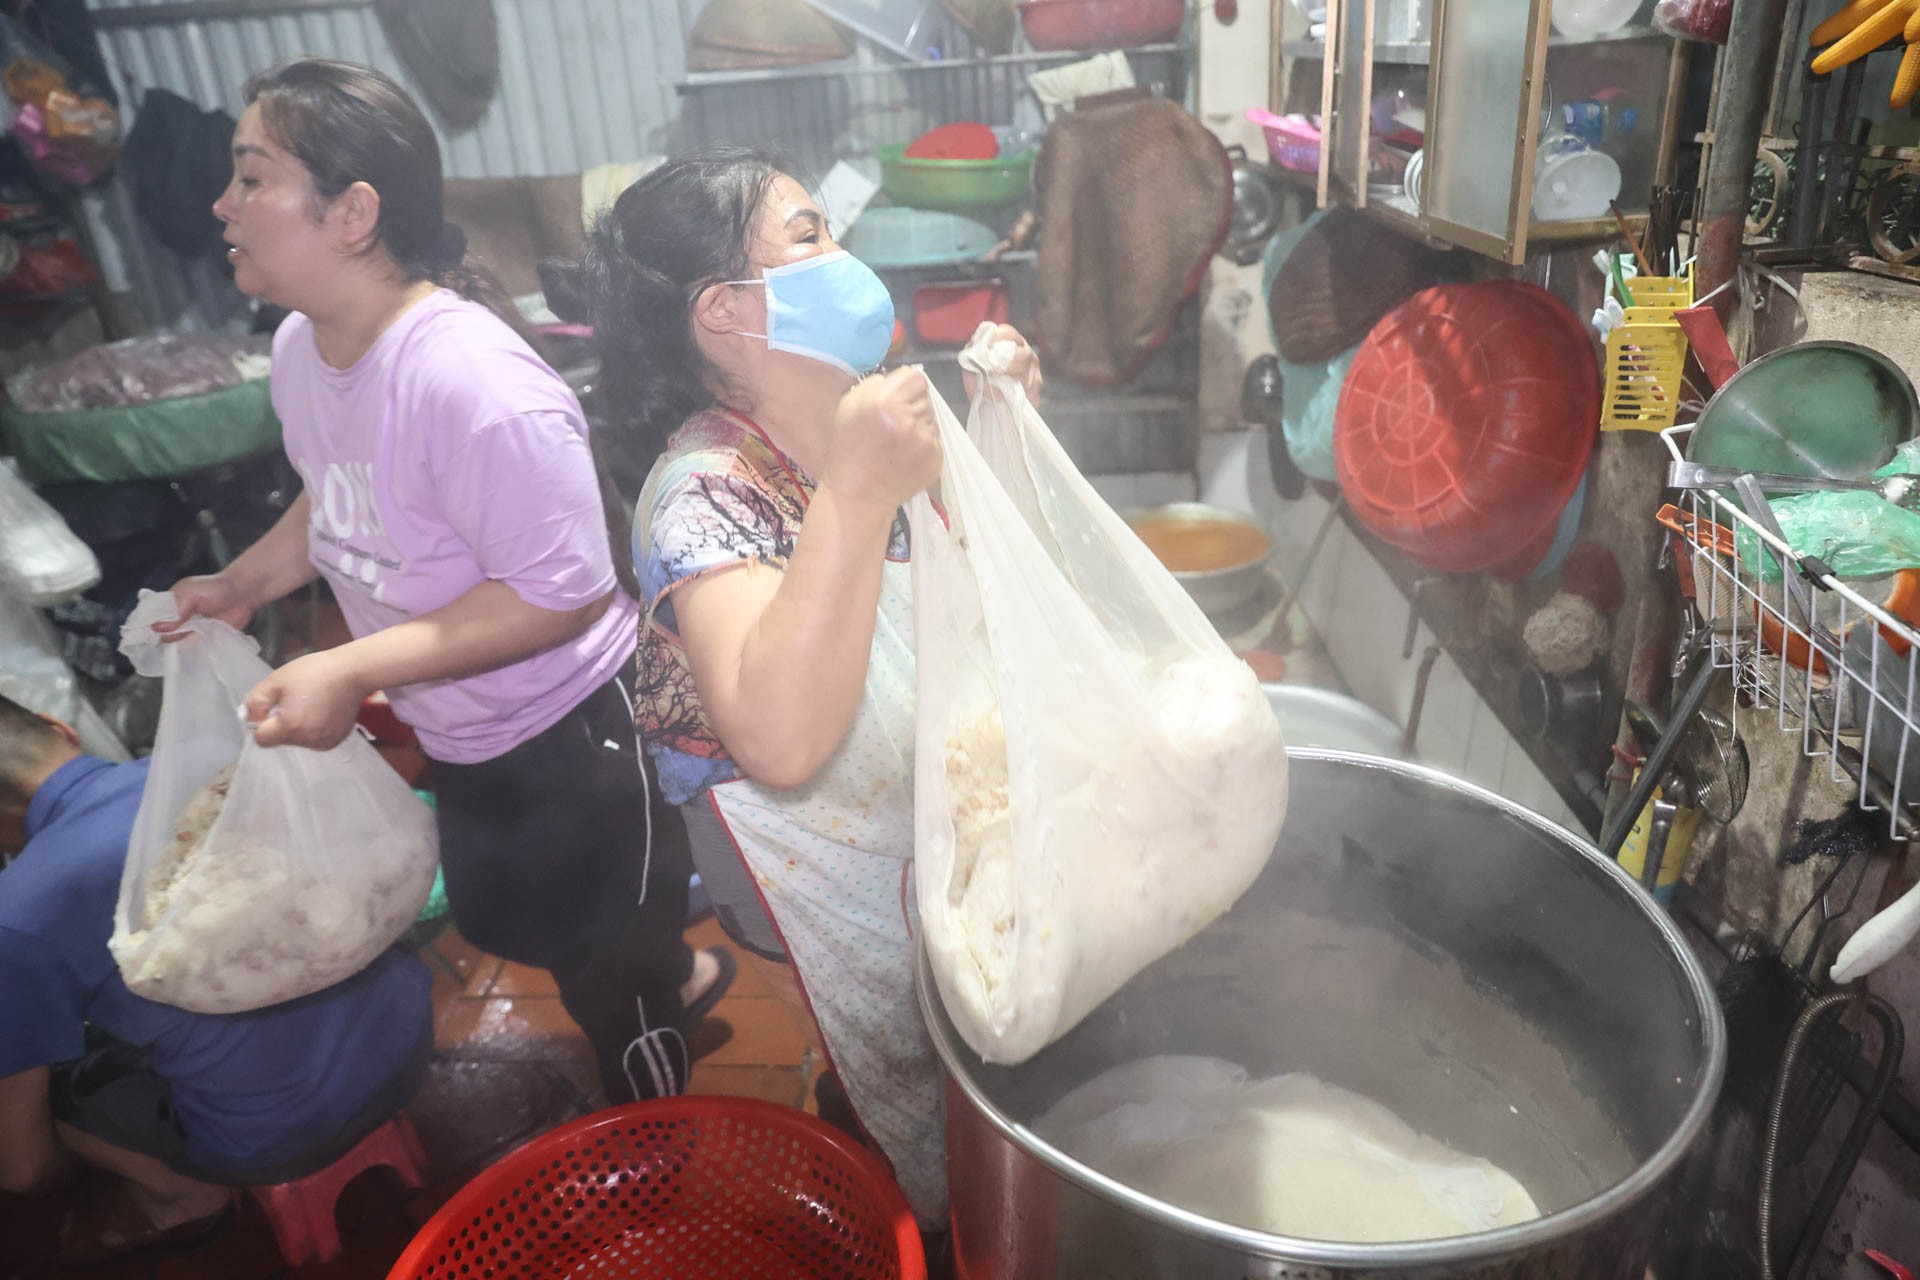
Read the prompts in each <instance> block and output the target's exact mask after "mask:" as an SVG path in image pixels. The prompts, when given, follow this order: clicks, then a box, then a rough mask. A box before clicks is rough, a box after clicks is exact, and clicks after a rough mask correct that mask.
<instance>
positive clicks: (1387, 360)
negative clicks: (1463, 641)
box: [1333, 281, 1600, 572]
mask: <svg viewBox="0 0 1920 1280" xmlns="http://www.w3.org/2000/svg"><path fill="white" fill-rule="evenodd" d="M1599 424H1600V370H1599V366H1598V364H1597V362H1596V361H1595V359H1594V354H1593V345H1592V343H1591V342H1590V341H1589V340H1588V338H1587V333H1586V329H1585V328H1584V327H1583V326H1582V325H1581V323H1580V321H1579V320H1578V319H1577V318H1576V317H1575V316H1574V314H1573V313H1572V312H1571V311H1569V310H1568V309H1567V308H1566V306H1565V305H1563V304H1562V303H1561V302H1560V301H1559V299H1557V298H1555V297H1554V296H1553V295H1552V294H1550V293H1548V292H1546V291H1545V290H1544V289H1539V288H1535V287H1534V286H1533V285H1529V284H1519V283H1516V282H1512V281H1495V282H1490V283H1484V284H1453V285H1440V286H1438V287H1437V288H1433V289H1428V290H1426V291H1424V292H1422V293H1418V294H1415V295H1414V296H1413V297H1412V298H1410V299H1409V300H1408V301H1407V302H1406V303H1404V304H1402V305H1401V306H1400V307H1399V308H1397V309H1396V310H1395V311H1393V312H1392V313H1390V314H1389V315H1388V316H1387V318H1386V319H1384V320H1382V321H1381V322H1380V323H1379V324H1378V325H1376V326H1375V327H1374V330H1373V332H1372V333H1371V334H1369V335H1368V336H1367V340H1366V341H1365V342H1364V343H1362V344H1361V346H1360V351H1359V353H1358V354H1357V355H1356V356H1355V357H1354V361H1353V367H1352V368H1351V369H1350V370H1349V371H1348V373H1347V378H1346V382H1345V384H1344V385H1343V386H1342V388H1341V392H1340V405H1339V408H1338V409H1337V410H1336V411H1335V414H1334V431H1333V454H1334V465H1335V468H1336V470H1337V472H1338V475H1339V480H1340V488H1341V491H1342V492H1343V493H1345V494H1346V497H1347V501H1348V502H1349V503H1351V504H1352V506H1353V509H1354V513H1355V514H1356V515H1357V516H1359V517H1360V519H1361V521H1362V522H1363V523H1364V524H1366V526H1367V527H1368V528H1369V529H1371V530H1373V532H1374V533H1376V534H1377V535H1379V536H1380V538H1382V539H1383V540H1385V541H1386V542H1388V543H1391V544H1392V545H1393V546H1395V547H1398V548H1399V549H1400V550H1402V551H1404V552H1406V553H1407V555H1408V556H1410V557H1412V558H1413V559H1414V560H1416V561H1418V562H1419V563H1420V564H1423V565H1425V566H1426V567H1428V568H1430V569H1438V570H1441V571H1443V572H1475V571H1478V570H1482V569H1489V568H1495V567H1497V566H1510V565H1512V564H1513V563H1514V562H1515V561H1516V560H1518V561H1521V562H1522V563H1524V564H1527V565H1532V564H1537V563H1538V562H1539V559H1540V556H1541V555H1542V554H1544V552H1545V551H1546V544H1547V543H1548V542H1550V541H1551V539H1552V537H1553V526H1554V522H1555V521H1556V520H1558V518H1559V516H1560V512H1561V510H1562V508H1564V507H1565V506H1566V505H1567V502H1568V500H1569V499H1570V498H1572V497H1573V492H1574V489H1575V488H1576V487H1577V486H1578V485H1579V483H1580V477H1581V475H1582V473H1584V472H1585V470H1586V467H1587V461H1588V459H1589V458H1590V457H1591V456H1592V453H1593V446H1594V439H1595V436H1596V435H1597V434H1598V432H1599ZM1523 572H1524V570H1523Z"/></svg>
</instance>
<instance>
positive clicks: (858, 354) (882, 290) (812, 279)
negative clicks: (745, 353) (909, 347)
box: [727, 249, 893, 378]
mask: <svg viewBox="0 0 1920 1280" xmlns="http://www.w3.org/2000/svg"><path fill="white" fill-rule="evenodd" d="M727 283H728V284H735V285H755V284H757V285H762V286H764V287H765V288H766V291H767V331H766V332H765V333H747V332H745V331H744V330H740V331H738V332H739V333H740V336H741V337H743V338H763V339H765V340H766V344H767V346H768V347H769V348H771V349H772V350H774V351H789V352H792V353H793V354H794V355H797V356H806V357H808V358H809V359H812V360H819V361H821V362H822V363H825V364H830V365H832V366H833V367H834V368H836V369H838V370H840V371H841V372H842V373H845V374H846V375H847V376H848V377H850V378H861V377H865V376H866V375H867V374H869V373H872V372H873V371H874V370H875V369H878V368H879V367H880V362H881V361H882V360H885V359H886V358H887V351H888V349H889V348H891V347H892V346H893V298H892V296H891V295H889V294H888V293H887V286H886V284H885V283H884V282H883V281H882V280H881V279H880V277H879V276H877V275H875V274H874V273H873V269H872V268H871V267H869V266H867V264H866V263H864V262H862V261H860V259H858V258H856V257H854V256H853V255H852V254H850V253H848V252H847V251H846V250H845V249H841V250H838V251H837V252H834V253H823V254H820V255H819V256H817V257H812V258H806V259H804V260H802V261H800V262H793V263H789V264H788V265H786V266H784V267H768V268H767V269H765V270H764V271H762V272H761V273H760V279H758V280H729V281H728V282H727Z"/></svg>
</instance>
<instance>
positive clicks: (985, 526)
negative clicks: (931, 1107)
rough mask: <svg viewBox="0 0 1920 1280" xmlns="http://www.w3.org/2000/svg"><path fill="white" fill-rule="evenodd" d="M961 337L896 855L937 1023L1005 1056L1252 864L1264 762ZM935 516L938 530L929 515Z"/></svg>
mask: <svg viewBox="0 0 1920 1280" xmlns="http://www.w3.org/2000/svg"><path fill="white" fill-rule="evenodd" d="M991 332H992V329H991V326H984V327H983V329H982V331H981V332H980V333H978V334H976V335H975V337H974V341H973V342H972V344H970V345H969V346H968V347H967V349H966V350H965V351H964V352H962V353H961V362H962V364H963V365H964V366H965V367H967V368H969V369H972V370H975V371H979V372H983V373H985V374H986V375H987V376H986V378H985V386H984V389H983V393H982V394H981V395H980V396H978V397H976V398H975V400H974V403H973V405H972V409H971V413H970V430H971V439H970V438H969V435H968V432H967V431H963V430H962V428H961V426H960V424H959V422H958V420H957V419H956V418H955V417H954V415H953V413H952V412H951V411H950V410H949V409H948V408H947V406H946V405H945V403H944V402H942V401H941V399H940V397H939V395H938V394H937V393H936V394H935V395H934V406H935V413H936V415H937V417H938V420H939V424H940V443H941V448H942V450H943V451H944V454H945V465H944V469H943V471H942V474H941V480H940V489H941V493H942V495H943V498H944V501H945V504H946V505H945V512H944V516H945V519H943V518H942V513H941V512H940V511H939V510H937V509H936V508H935V507H934V505H933V503H932V501H931V499H930V498H928V497H927V496H926V495H924V494H923V495H921V496H920V497H918V498H916V499H915V500H914V501H913V502H912V503H911V504H910V505H909V506H908V509H907V514H908V519H909V520H910V522H911V524H912V531H913V591H914V632H915V637H916V638H915V645H916V649H917V651H918V662H919V694H918V711H917V725H916V735H917V736H916V748H915V754H916V761H915V778H914V784H915V786H914V828H915V830H914V835H915V843H914V867H915V878H916V881H917V894H918V903H919V909H920V922H921V928H922V931H923V934H924V937H925V939H926V946H927V952H928V956H929V958H930V960H931V962H932V967H933V973H934V976H935V978H936V979H937V980H938V984H939V988H940V993H941V995H942V997H943V998H944V1000H945V1002H946V1007H947V1011H948V1013H949V1014H950V1015H951V1016H952V1018H953V1021H954V1025H955V1026H956V1027H957V1028H958V1029H959V1031H960V1034H961V1035H962V1036H963V1037H964V1038H965V1039H966V1041H967V1043H968V1044H969V1045H971V1046H972V1047H973V1049H974V1051H975V1052H977V1053H979V1054H980V1055H981V1056H982V1057H983V1058H985V1059H987V1060H988V1061H993V1062H1019V1061H1022V1060H1024V1059H1026V1058H1027V1057H1029V1056H1031V1055H1032V1054H1033V1053H1035V1052H1037V1051H1038V1050H1039V1049H1040V1048H1042V1047H1043V1046H1045V1045H1046V1044H1048V1043H1050V1042H1051V1041H1053V1040H1054V1039H1056V1038H1058V1037H1059V1036H1061V1035H1063V1034H1065V1032H1066V1031H1067V1030H1068V1029H1070V1028H1071V1027H1072V1026H1073V1025H1074V1024H1075V1023H1077V1022H1079V1020H1080V1019H1081V1018H1083V1017H1085V1016H1086V1014H1087V1013H1089V1012H1090V1011H1091V1010H1092V1009H1093V1008H1094V1007H1095V1006H1096V1005H1098V1004H1099V1003H1100V1002H1101V1001H1103V1000H1105V999H1106V998H1107V997H1108V996H1110V995H1112V994H1113V993H1114V992H1115V991H1117V990H1119V989H1120V987H1121V986H1123V985H1125V983H1126V982H1127V981H1128V980H1129V979H1130V978H1132V977H1133V975H1134V974H1136V973H1138V972H1139V971H1140V970H1141V969H1143V968H1145V967H1146V966H1147V965H1149V964H1151V963H1152V962H1153V961H1155V960H1156V959H1158V958H1160V957H1161V956H1163V955H1165V954H1166V953H1167V952H1169V951H1171V950H1173V949H1174V948H1175V947H1178V946H1180V945H1181V944H1182V943H1184V942H1185V941H1186V940H1187V939H1189V938H1191V937H1192V936H1193V935H1194V934H1196V933H1198V932H1199V931H1200V930H1202V929H1204V928H1205V927H1206V926H1207V925H1208V924H1209V923H1211V922H1212V921H1213V919H1214V918H1215V917H1217V916H1218V915H1219V914H1220V913H1221V912H1223V911H1225V910H1226V909H1227V908H1228V907H1230V906H1232V905H1233V903H1234V901H1235V900H1236V899H1237V898H1238V897H1239V896H1240V894H1241V893H1242V892H1243V891H1244V890H1245V889H1246V888H1247V886H1248V885H1250V884H1252V883H1253V880H1254V878H1255V877H1256V876H1257V875H1258V874H1259V873H1260V869H1261V868H1262V867H1263V866H1265V865H1266V860H1267V856H1268V854H1269V853H1270V852H1271V851H1272V848H1273V843H1274V840H1275V839H1276V837H1277V836H1278V834H1279V831H1280V823H1281V819H1282V817H1283V816H1284V814H1285V810H1286V796H1287V760H1286V749H1285V747H1284V745H1283V744H1282V743H1281V739H1280V728H1279V725H1278V723H1277V722H1276V721H1275V719H1274V716H1273V712H1272V710H1271V709H1270V708H1269V706H1268V704H1267V701H1266V699H1265V697H1264V696H1263V695H1262V693H1261V691H1260V687H1259V684H1258V682H1257V680H1256V679H1255V677H1254V675H1253V672H1252V671H1251V670H1250V669H1249V668H1248V667H1247V666H1246V665H1245V664H1244V663H1242V662H1241V661H1240V660H1239V659H1237V658H1236V657H1234V655H1233V652H1232V650H1231V649H1229V648H1228V647H1227V645H1226V642H1225V641H1223V640H1222V639H1220V637H1219V635H1218V634H1217V633H1216V632H1215V631H1214V629H1213V626H1212V624H1210V623H1209V622H1208V621H1207V619H1206V616H1205V615H1204V614H1203V613H1201V612H1200V609H1199V607H1198V606H1197V605H1195V604H1194V603H1193V601H1192V600H1191V599H1190V598H1189V597H1188V596H1187V594H1186V592H1185V591H1183V590H1182V589H1181V588H1180V586H1179V584H1178V583H1176V582H1175V581H1174V580H1173V578H1172V576H1171V575H1170V574H1168V573H1167V571H1166V570H1165V569H1164V568H1163V567H1162V566H1161V565H1160V562H1159V561H1158V560H1156V559H1155V558H1154V557H1153V554H1152V552H1150V551H1148V550H1147V548H1146V547H1145V545H1144V544H1142V543H1141V542H1140V540H1139V539H1138V538H1137V537H1135V536H1134V534H1133V533H1132V531H1131V530H1129V529H1128V528H1127V526H1126V525H1125V523H1124V522H1122V521H1121V519H1120V517H1119V516H1117V515H1115V514H1114V513H1113V511H1112V510H1110V509H1109V508H1108V507H1107V505H1106V504H1105V503H1104V502H1103V501H1102V500H1101V499H1100V497H1099V495H1098V494H1097V493H1095V491H1094V489H1093V487H1092V486H1091V485H1089V484H1088V483H1087V481H1086V480H1085V479H1084V478H1083V477H1082V476H1081V475H1080V473H1079V472H1078V471H1077V470H1076V469H1075V468H1074V465H1073V463H1072V462H1071V461H1069V460H1068V458H1067V455H1066V453H1065V451H1064V450H1062V449H1061V447H1060V445H1059V443H1058V441H1056V440H1055V439H1054V437H1053V436H1052V434H1051V433H1050V432H1049V431H1048V430H1047V427H1046V424H1045V423H1044V422H1042V421H1041V419H1040V416H1039V414H1038V413H1036V412H1035V411H1034V409H1033V407H1032V406H1031V405H1030V404H1028V402H1027V399H1026V393H1025V392H1024V391H1023V390H1022V389H1021V387H1020V385H1019V383H1018V382H1017V381H1015V380H1014V379H1012V378H1009V377H1007V376H1005V373H1004V370H1005V368H1006V362H1007V360H1008V359H1009V358H1010V357H1011V354H1012V347H1011V344H1007V343H997V344H996V343H993V342H991V341H989V340H987V335H989V334H991ZM949 522H950V523H949Z"/></svg>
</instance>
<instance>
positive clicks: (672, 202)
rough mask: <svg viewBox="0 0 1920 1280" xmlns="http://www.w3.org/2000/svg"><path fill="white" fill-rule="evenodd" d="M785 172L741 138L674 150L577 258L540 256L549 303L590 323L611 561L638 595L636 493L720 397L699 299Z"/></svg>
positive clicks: (597, 445) (735, 258) (732, 260)
mask: <svg viewBox="0 0 1920 1280" xmlns="http://www.w3.org/2000/svg"><path fill="white" fill-rule="evenodd" d="M779 174H780V168H779V166H778V165H777V164H776V163H775V162H774V161H773V160H772V159H771V158H770V157H768V156H766V155H763V154H761V153H760V152H756V151H751V150H748V149H745V148H741V147H716V148H712V149H710V150H706V151H700V152H696V153H694V154H692V155H690V156H686V157H684V158H681V159H678V160H671V161H668V162H667V163H666V164H664V165H662V166H660V167H659V168H657V169H655V170H653V171H652V172H651V173H649V174H647V175H646V176H645V177H643V178H641V179H640V181H638V182H636V183H634V184H633V185H632V186H631V187H628V188H627V189H626V190H625V191H624V192H622V193H621V195H620V198H619V199H618V200H616V201H615V202H614V205H613V208H612V209H610V210H609V211H607V212H606V213H605V214H602V215H601V217H600V218H599V219H598V220H597V221H596V222H595V224H594V226H593V229H592V230H591V231H590V232H589V233H588V236H587V250H586V253H585V254H584V255H583V256H582V258H581V259H580V261H579V262H577V263H544V264H542V266H541V271H540V279H541V283H542V285H543V286H544V287H545V288H546V291H547V305H548V306H549V307H551V308H552V309H553V311H554V313H555V314H556V315H558V316H560V317H561V318H562V319H565V320H569V321H574V322H577V323H584V324H590V325H592V326H593V331H594V346H595V351H596V354H597V355H598V357H599V360H600V375H599V379H598V386H597V388H596V391H595V404H596V406H597V408H598V410H599V412H598V414H597V415H596V416H597V417H598V418H599V419H600V426H599V427H598V428H597V429H595V430H594V432H593V433H592V438H593V444H594V463H595V465H596V467H597V468H598V469H599V472H600V488H601V502H602V505H603V507H604V508H605V514H606V524H607V539H608V542H609V544H610V545H611V547H612V549H613V558H614V565H615V567H616V569H617V570H618V571H619V572H620V574H621V582H622V584H623V585H625V586H626V587H627V590H628V591H629V592H631V593H633V594H634V596H635V598H636V599H638V598H639V592H640V588H639V584H638V583H637V582H636V581H634V573H633V547H632V542H633V508H634V504H635V503H636V502H637V501H638V500H639V496H640V490H641V487H642V486H643V485H644V484H645V483H646V479H647V476H648V474H649V473H650V472H651V471H652V470H653V464H654V462H655V461H657V460H658V458H659V456H660V454H661V452H662V451H663V450H664V449H665V448H666V444H667V440H668V438H669V437H671V436H672V435H673V433H674V432H675V431H677V430H679V428H680V426H681V424H682V423H684V422H686V420H687V419H688V418H690V417H692V416H693V415H694V414H696V413H698V412H700V411H701V410H703V409H707V408H711V407H712V406H713V405H714V404H715V402H716V397H715V394H714V388H715V386H716V385H717V384H718V377H719V375H718V373H717V371H716V370H714V369H713V368H712V367H711V365H710V364H709V363H708V361H707V359H706V357H705V356H704V355H703V354H702V353H701V351H700V348H699V345H698V344H697V343H696V342H695V341H694V336H693V304H694V301H695V300H696V299H697V298H698V297H699V296H700V294H701V293H702V292H703V291H705V290H706V289H707V288H708V287H709V286H710V285H714V284H719V283H722V282H724V281H727V280H737V279H739V278H740V277H741V276H743V275H744V274H746V271H747V245H748V243H749V241H750V240H751V238H752V232H753V225H754V218H755V216H756V215H757V214H758V212H759V209H760V202H761V200H762V199H763V198H764V197H765V195H766V192H767V189H768V188H769V187H770V186H771V185H772V184H773V180H774V179H775V178H776V177H778V176H779Z"/></svg>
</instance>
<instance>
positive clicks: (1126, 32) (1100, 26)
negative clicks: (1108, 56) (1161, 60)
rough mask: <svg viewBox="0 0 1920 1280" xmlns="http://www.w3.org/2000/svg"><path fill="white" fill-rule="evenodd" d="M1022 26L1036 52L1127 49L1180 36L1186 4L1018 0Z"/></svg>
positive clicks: (1162, 0)
mask: <svg viewBox="0 0 1920 1280" xmlns="http://www.w3.org/2000/svg"><path fill="white" fill-rule="evenodd" d="M1018 7H1019V10H1020V25H1021V26H1022V27H1023V28H1025V30H1026V33H1027V43H1028V44H1031V45H1032V46H1033V47H1034V48H1036V49H1043V50H1047V51H1053V50H1076V51H1077V50H1091V49H1123V48H1127V47H1129V46H1131V45H1139V44H1159V43H1160V42H1161V41H1164V40H1171V39H1173V37H1174V36H1175V35H1177V34H1179V31H1180V22H1181V20H1182V19H1183V18H1185V17H1186V16H1187V3H1186V0H1020V4H1019V6H1018Z"/></svg>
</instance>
